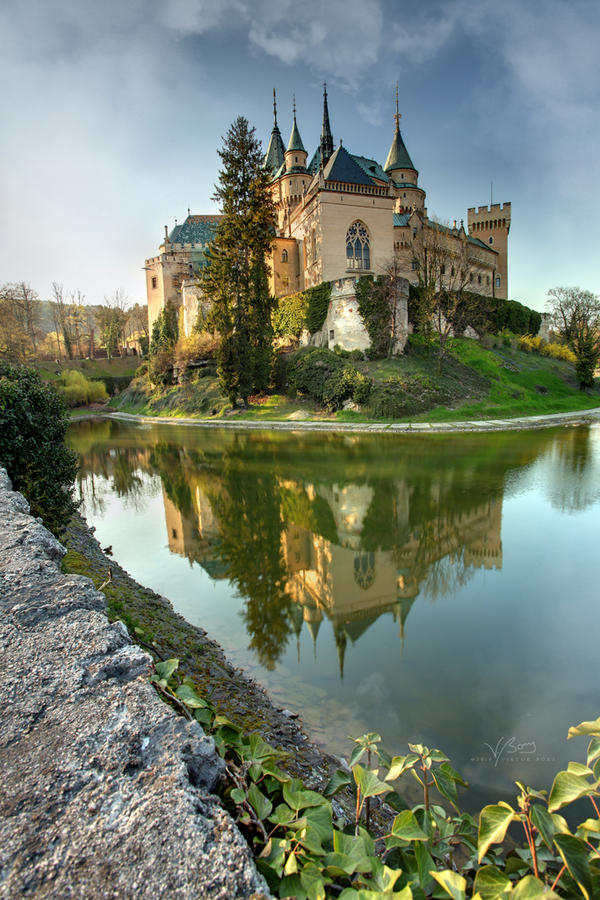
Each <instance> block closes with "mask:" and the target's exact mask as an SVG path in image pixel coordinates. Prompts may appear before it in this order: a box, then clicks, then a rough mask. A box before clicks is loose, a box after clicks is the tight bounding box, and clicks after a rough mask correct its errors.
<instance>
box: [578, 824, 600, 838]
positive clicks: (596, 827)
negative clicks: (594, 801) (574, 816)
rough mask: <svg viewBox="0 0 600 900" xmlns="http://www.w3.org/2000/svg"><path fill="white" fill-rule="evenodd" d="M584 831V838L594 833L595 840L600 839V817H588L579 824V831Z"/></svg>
mask: <svg viewBox="0 0 600 900" xmlns="http://www.w3.org/2000/svg"><path fill="white" fill-rule="evenodd" d="M580 831H581V832H582V833H583V839H584V840H588V835H589V834H592V835H593V836H594V839H595V840H600V819H586V820H585V822H582V823H581V825H578V826H577V833H578V834H579V832H580Z"/></svg>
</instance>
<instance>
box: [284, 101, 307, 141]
mask: <svg viewBox="0 0 600 900" xmlns="http://www.w3.org/2000/svg"><path fill="white" fill-rule="evenodd" d="M290 150H297V151H298V152H302V153H306V150H305V149H304V144H303V143H302V138H301V137H300V132H299V131H298V125H297V124H296V98H295V97H294V124H293V125H292V133H291V134H290V139H289V141H288V145H287V151H286V152H287V153H289V152H290Z"/></svg>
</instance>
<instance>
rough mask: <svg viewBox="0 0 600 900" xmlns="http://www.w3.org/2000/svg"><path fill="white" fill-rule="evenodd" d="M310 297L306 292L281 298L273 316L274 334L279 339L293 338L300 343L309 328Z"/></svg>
mask: <svg viewBox="0 0 600 900" xmlns="http://www.w3.org/2000/svg"><path fill="white" fill-rule="evenodd" d="M307 312H308V297H307V295H306V292H305V291H301V292H300V293H297V294H289V295H288V296H287V297H280V299H279V300H278V301H277V306H276V307H275V309H274V310H273V312H272V314H271V323H272V325H273V334H274V335H275V337H277V338H292V339H293V340H294V341H296V342H298V341H299V340H300V335H301V334H302V332H303V331H304V329H305V328H306V327H307V324H306V316H307Z"/></svg>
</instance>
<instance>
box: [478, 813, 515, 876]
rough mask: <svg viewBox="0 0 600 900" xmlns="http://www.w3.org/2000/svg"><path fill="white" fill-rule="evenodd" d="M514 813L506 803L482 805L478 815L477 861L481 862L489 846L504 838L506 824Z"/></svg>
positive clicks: (507, 824)
mask: <svg viewBox="0 0 600 900" xmlns="http://www.w3.org/2000/svg"><path fill="white" fill-rule="evenodd" d="M515 815H516V813H515V812H514V810H512V809H511V808H510V806H508V804H506V805H501V804H491V805H490V806H484V807H483V809H482V810H481V813H480V815H479V833H478V836H477V848H478V861H479V862H481V860H482V859H483V857H484V856H485V854H486V853H487V851H488V849H489V847H490V846H491V845H492V844H498V843H500V842H501V841H503V840H504V836H505V834H506V831H507V829H508V826H509V825H510V823H511V822H512V821H513V818H514V817H515Z"/></svg>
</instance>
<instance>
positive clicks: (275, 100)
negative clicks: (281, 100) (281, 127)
mask: <svg viewBox="0 0 600 900" xmlns="http://www.w3.org/2000/svg"><path fill="white" fill-rule="evenodd" d="M273 124H274V127H275V128H277V97H276V95H275V88H273Z"/></svg>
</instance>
